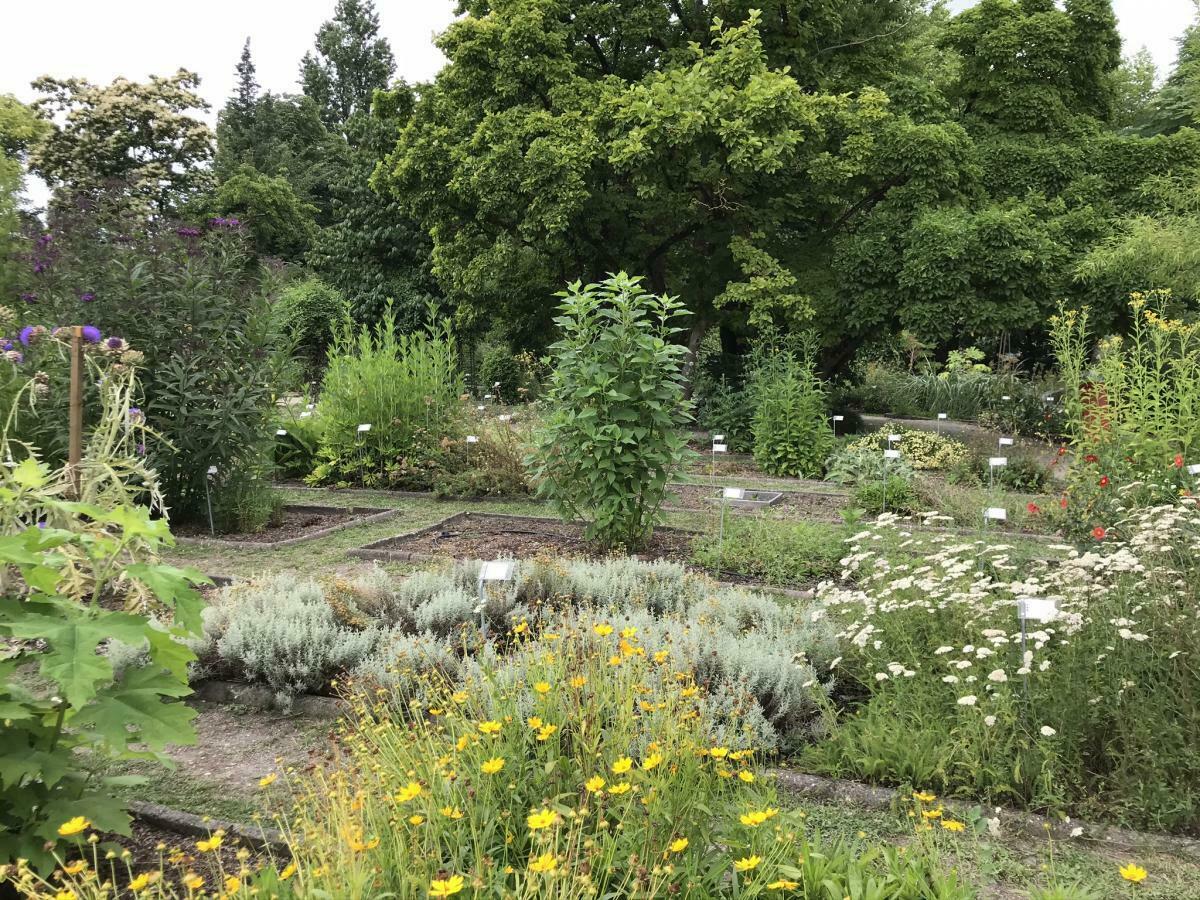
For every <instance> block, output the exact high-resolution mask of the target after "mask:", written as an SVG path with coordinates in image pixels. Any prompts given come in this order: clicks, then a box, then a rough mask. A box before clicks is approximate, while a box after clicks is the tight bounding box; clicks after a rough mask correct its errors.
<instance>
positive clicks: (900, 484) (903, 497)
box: [854, 474, 919, 516]
mask: <svg viewBox="0 0 1200 900" xmlns="http://www.w3.org/2000/svg"><path fill="white" fill-rule="evenodd" d="M854 506H855V507H857V508H858V509H861V510H862V511H863V512H864V513H866V514H867V515H878V514H879V513H882V512H890V513H895V514H897V515H901V516H907V515H910V514H912V513H914V512H916V511H917V509H918V506H919V501H918V499H917V493H916V491H915V490H914V489H913V483H912V480H911V479H909V478H905V477H904V476H903V475H897V474H892V475H888V476H887V477H886V478H879V479H875V480H871V481H861V482H859V483H858V485H857V486H856V487H855V488H854Z"/></svg>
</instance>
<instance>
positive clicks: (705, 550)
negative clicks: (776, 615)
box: [693, 515, 845, 587]
mask: <svg viewBox="0 0 1200 900" xmlns="http://www.w3.org/2000/svg"><path fill="white" fill-rule="evenodd" d="M844 536H845V534H844V530H843V528H842V527H841V526H840V525H823V524H817V523H808V522H782V521H779V520H778V519H769V518H760V517H757V516H754V517H749V516H737V517H733V516H728V515H727V516H726V520H725V536H724V541H723V542H722V541H720V540H719V539H718V537H717V536H709V537H706V538H704V539H703V540H702V541H700V542H699V543H698V544H697V546H696V548H695V550H694V551H693V553H694V558H695V561H696V564H697V565H698V566H700V567H702V568H704V569H705V570H706V571H709V572H711V571H713V569H714V568H715V567H716V566H717V563H718V557H719V561H720V568H721V571H723V572H726V573H731V574H734V575H738V576H741V577H745V578H753V579H754V580H755V581H762V582H765V583H767V584H774V585H780V586H793V587H794V586H798V585H808V584H811V583H813V582H815V581H819V580H820V579H822V578H832V577H835V576H837V574H838V572H839V571H840V569H841V567H840V565H839V562H838V561H839V560H840V559H841V557H842V554H843V552H844V550H845V548H844V546H843V545H842V538H843V537H844Z"/></svg>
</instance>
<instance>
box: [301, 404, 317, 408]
mask: <svg viewBox="0 0 1200 900" xmlns="http://www.w3.org/2000/svg"><path fill="white" fill-rule="evenodd" d="M304 408H305V409H316V408H317V404H315V403H306V404H305V406H304Z"/></svg>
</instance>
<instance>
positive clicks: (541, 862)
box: [529, 853, 558, 872]
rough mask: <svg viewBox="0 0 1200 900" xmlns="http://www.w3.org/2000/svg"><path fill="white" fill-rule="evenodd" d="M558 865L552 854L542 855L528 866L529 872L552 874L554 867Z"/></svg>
mask: <svg viewBox="0 0 1200 900" xmlns="http://www.w3.org/2000/svg"><path fill="white" fill-rule="evenodd" d="M557 865H558V862H557V860H555V858H554V854H553V853H543V854H542V855H541V856H539V857H538V858H537V859H535V860H534V861H533V862H531V863H530V864H529V871H530V872H553V871H554V867H555V866H557Z"/></svg>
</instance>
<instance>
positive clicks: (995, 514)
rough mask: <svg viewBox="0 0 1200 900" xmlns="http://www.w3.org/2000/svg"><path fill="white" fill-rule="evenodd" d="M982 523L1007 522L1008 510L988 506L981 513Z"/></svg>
mask: <svg viewBox="0 0 1200 900" xmlns="http://www.w3.org/2000/svg"><path fill="white" fill-rule="evenodd" d="M983 521H984V522H985V523H987V522H1007V521H1008V510H1007V509H1005V508H1004V507H1002V506H989V507H988V508H987V509H985V510H984V511H983Z"/></svg>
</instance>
